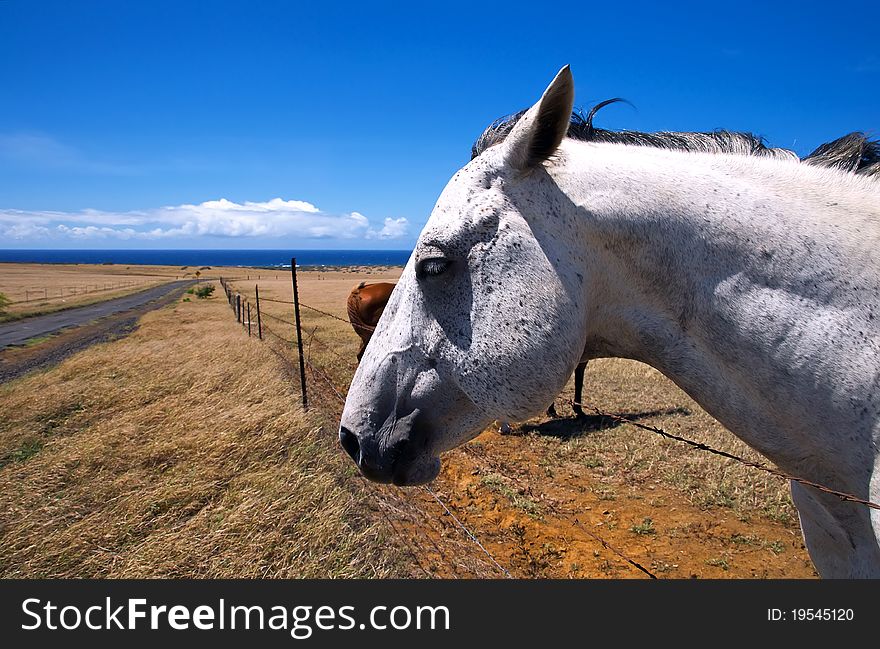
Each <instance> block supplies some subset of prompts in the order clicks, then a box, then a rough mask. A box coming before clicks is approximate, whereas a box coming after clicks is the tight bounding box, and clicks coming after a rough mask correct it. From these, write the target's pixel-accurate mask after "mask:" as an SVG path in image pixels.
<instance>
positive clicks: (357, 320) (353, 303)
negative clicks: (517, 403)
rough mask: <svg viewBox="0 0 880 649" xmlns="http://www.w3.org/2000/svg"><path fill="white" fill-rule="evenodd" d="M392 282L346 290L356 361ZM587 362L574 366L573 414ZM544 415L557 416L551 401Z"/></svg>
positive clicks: (363, 285) (577, 409)
mask: <svg viewBox="0 0 880 649" xmlns="http://www.w3.org/2000/svg"><path fill="white" fill-rule="evenodd" d="M395 286H396V284H391V283H388V282H377V283H376V284H367V283H366V282H361V283H360V284H358V285H357V286H355V287H354V288H353V289H351V293H349V294H348V321H349V322H350V323H351V326H352V328H353V329H354V331H355V333H356V334H357V335H358V336H360V338H361V348H360V350H359V351H358V353H357V359H358V361H360V360H361V357H362V356H363V355H364V351H365V350H366V349H367V344H368V343H369V342H370V337H371V336H372V335H373V331H374V330H375V329H376V325H377V324H378V323H379V318H381V317H382V312H383V311H384V310H385V305H386V304H388V300H389V298H390V297H391V291H393V290H394V287H395ZM586 367H587V362H586V361H584V362H583V363H580V364H578V366H577V368H575V370H574V403H573V404H572V409H573V410H574V412H575V414H577V415H579V416H583V414H584V411H583V410H582V408H581V405H580V404H581V397H582V396H583V388H584V370H585V369H586ZM547 415H548V416H550V417H554V418H555V417H558V416H559V415H558V414H556V408H555V406H554V404H552V403H551V404H550V407H549V408H547Z"/></svg>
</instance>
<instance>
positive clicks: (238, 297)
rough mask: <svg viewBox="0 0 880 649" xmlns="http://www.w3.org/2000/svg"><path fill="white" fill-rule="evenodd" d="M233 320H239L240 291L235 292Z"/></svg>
mask: <svg viewBox="0 0 880 649" xmlns="http://www.w3.org/2000/svg"><path fill="white" fill-rule="evenodd" d="M235 321H236V322H241V293H236V294H235Z"/></svg>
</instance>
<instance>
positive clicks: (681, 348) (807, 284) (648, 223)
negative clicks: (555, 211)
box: [556, 146, 876, 456]
mask: <svg viewBox="0 0 880 649" xmlns="http://www.w3.org/2000/svg"><path fill="white" fill-rule="evenodd" d="M624 149H632V147H613V146H612V147H607V150H604V149H602V148H601V147H595V148H593V150H590V149H589V148H587V147H583V148H582V149H580V150H576V151H574V153H573V155H572V154H571V153H569V152H567V153H569V155H567V156H566V158H565V160H566V162H567V167H568V169H567V171H565V172H563V173H560V174H558V175H557V176H556V181H557V183H558V185H559V187H560V188H561V189H562V190H563V192H565V193H566V194H567V195H568V197H569V198H570V199H571V201H572V209H575V210H576V211H577V213H578V216H579V222H580V223H581V232H580V237H581V242H582V245H584V246H587V247H588V249H589V254H588V255H586V259H587V262H586V263H587V265H588V268H587V269H586V273H585V275H586V277H588V278H589V281H588V282H587V286H586V287H585V295H584V300H585V301H586V303H587V304H588V311H587V322H586V323H585V326H586V349H585V357H587V358H590V357H605V356H611V357H624V358H631V359H635V360H639V361H642V362H645V363H648V364H649V365H652V366H653V367H655V368H657V369H659V370H660V371H661V372H663V373H664V374H665V375H666V376H668V377H669V378H671V379H672V380H673V381H674V382H676V383H677V384H678V385H679V386H680V387H682V388H683V389H684V390H685V391H686V392H688V393H689V394H690V395H691V396H692V397H693V398H694V399H695V400H696V401H698V402H699V403H700V404H701V405H702V406H703V407H704V408H705V409H707V410H708V411H709V412H710V413H712V414H713V415H715V416H716V417H717V418H718V419H720V420H721V421H722V422H723V423H726V424H727V425H728V427H729V428H731V429H732V430H735V431H736V430H737V429H739V430H740V431H743V430H745V431H748V430H750V429H751V430H754V429H756V423H755V422H758V421H761V420H762V418H766V417H768V416H778V417H779V418H780V419H785V418H786V417H787V416H788V414H789V413H786V412H784V410H785V407H784V406H782V407H779V408H777V409H776V410H775V411H774V409H773V405H772V403H769V401H772V398H774V397H777V398H782V396H781V395H782V393H778V392H777V391H778V390H779V388H778V386H779V385H781V384H782V383H784V382H785V381H788V382H789V383H790V381H791V380H792V377H791V376H790V374H789V372H790V367H789V366H787V364H786V359H784V358H783V359H780V357H779V354H777V353H776V352H777V350H776V349H774V347H773V341H774V340H777V341H778V340H779V339H780V337H784V336H785V335H787V333H788V332H787V330H786V327H788V328H797V327H799V326H801V325H802V324H803V323H804V318H805V317H812V312H810V311H809V310H808V309H807V308H805V307H804V301H807V302H809V303H812V304H817V305H820V306H828V305H830V304H832V303H833V302H834V301H835V300H845V292H841V291H840V290H839V289H840V286H839V285H836V284H835V279H834V278H837V277H840V268H839V267H836V266H835V264H840V258H841V252H842V251H843V250H844V249H847V252H848V253H849V254H851V255H860V254H863V253H864V254H866V255H867V254H868V253H869V251H868V248H869V247H865V246H858V245H856V246H854V247H853V246H849V247H848V238H847V236H846V235H845V234H843V235H842V234H841V233H840V231H839V230H836V229H835V227H834V224H833V219H831V221H828V222H826V221H817V220H815V219H813V220H810V219H809V218H805V217H804V214H805V213H807V214H809V213H810V210H811V207H816V211H818V212H821V211H822V209H825V210H826V211H827V209H828V207H827V203H828V202H829V201H828V200H827V197H828V193H826V192H823V191H811V192H806V193H807V194H809V196H808V198H803V197H801V198H799V199H798V200H797V201H789V202H786V201H785V200H783V199H781V198H780V197H781V196H785V195H786V192H785V191H784V190H785V189H786V188H788V192H787V193H788V195H791V194H792V189H791V186H792V184H794V185H795V186H797V183H798V182H803V181H804V178H802V177H800V178H799V174H802V172H801V171H800V169H799V168H798V165H797V164H796V163H789V162H775V161H767V160H755V159H749V158H742V159H734V158H732V157H729V156H708V155H704V156H698V155H694V154H682V153H677V152H668V151H654V150H644V152H642V151H632V150H630V151H625V150H624ZM599 153H601V154H602V155H601V156H600V155H597V154H599ZM589 154H592V155H589ZM832 181H833V178H832ZM832 184H833V182H832ZM827 191H828V192H831V193H832V194H833V193H834V191H837V190H834V191H832V189H831V188H827ZM794 193H795V195H798V194H797V191H796V190H795V192H794ZM840 194H841V198H840V201H843V202H846V201H845V199H844V196H845V195H846V194H847V192H846V191H843V190H841V191H840ZM813 195H815V197H816V200H815V202H816V204H815V205H813V206H811V205H808V204H806V203H805V201H806V202H809V201H810V200H813V199H812V198H811V197H812V196H813ZM872 200H873V201H874V202H873V205H874V206H876V195H874V197H873V199H872ZM830 202H834V201H830ZM869 265H870V266H873V264H869ZM819 278H821V280H820V279H819ZM841 295H844V297H841ZM842 306H843V305H842ZM835 326H837V324H836V323H835ZM807 334H809V332H807ZM805 335H806V334H805ZM821 342H822V341H818V340H817V341H815V345H814V346H815V347H816V349H818V348H819V347H818V346H819V345H820V344H821ZM806 343H807V347H806V351H805V352H804V353H806V354H810V353H813V352H814V351H815V350H814V349H813V348H812V347H810V345H812V344H813V341H811V340H807V341H806ZM843 351H844V350H841V352H843ZM811 362H812V359H811ZM811 367H813V368H814V369H813V370H811V371H814V372H820V371H823V370H825V369H829V368H823V367H821V363H820V362H819V361H816V362H814V363H813V364H812V366H811ZM831 370H833V368H830V369H829V371H831ZM796 378H798V379H802V380H803V381H804V382H805V383H808V382H809V381H811V380H815V378H816V377H815V376H804V377H796ZM760 393H763V394H764V397H763V398H764V400H766V401H768V403H766V404H765V403H764V402H763V401H762V397H758V398H756V394H760ZM801 405H802V404H795V403H792V404H791V408H792V413H791V415H792V417H794V416H795V413H794V410H795V409H796V408H798V407H801ZM741 436H743V437H744V438H745V440H746V441H747V442H749V443H751V444H752V445H753V446H757V447H758V448H761V449H762V450H764V452H766V453H768V454H769V455H771V456H773V455H776V456H779V455H780V454H783V455H784V453H781V452H778V451H779V449H776V448H774V447H773V442H771V441H769V440H766V439H756V438H754V437H752V438H749V434H748V433H746V434H745V435H741Z"/></svg>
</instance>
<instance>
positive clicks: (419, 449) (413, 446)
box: [339, 410, 440, 486]
mask: <svg viewBox="0 0 880 649" xmlns="http://www.w3.org/2000/svg"><path fill="white" fill-rule="evenodd" d="M418 420H419V410H414V411H413V412H412V413H410V414H409V415H407V416H405V417H401V418H399V419H394V420H393V421H391V422H389V423H388V424H387V425H384V426H382V428H380V429H379V431H377V432H376V433H375V434H364V433H361V434H358V433H357V432H355V431H353V430H351V429H349V428H347V427H346V426H345V425H344V424H342V425H340V426H339V443H340V444H341V445H342V448H343V449H345V452H346V453H348V454H349V456H351V459H353V460H354V462H355V464H357V466H358V469H360V472H361V473H362V474H363V475H364V477H365V478H367V479H368V480H372V481H373V482H380V483H383V484H388V483H392V484H395V485H398V486H412V485H420V484H425V483H428V482H430V481H431V480H433V479H434V478H436V477H437V474H438V473H439V472H440V459H439V458H437V457H434V456H433V455H432V454H431V453H430V452H429V451H428V444H427V441H428V434H427V431H426V430H424V429H423V427H420V426H418Z"/></svg>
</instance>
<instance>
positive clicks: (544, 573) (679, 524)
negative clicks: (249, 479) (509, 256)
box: [233, 269, 815, 578]
mask: <svg viewBox="0 0 880 649" xmlns="http://www.w3.org/2000/svg"><path fill="white" fill-rule="evenodd" d="M299 275H300V301H301V303H302V304H303V305H306V306H303V307H302V309H301V312H302V319H303V339H304V341H305V352H306V357H307V360H309V362H310V363H311V364H312V365H314V366H315V367H316V368H319V370H321V371H319V372H311V373H310V374H309V377H308V385H309V389H310V390H311V391H312V394H311V396H310V399H311V403H312V404H314V405H315V408H318V409H321V410H323V411H324V412H325V413H326V416H327V418H328V426H330V427H331V428H332V427H334V426H335V425H336V421H337V420H338V416H339V414H340V413H341V403H340V400H339V397H338V395H339V394H341V395H344V394H345V390H346V387H347V386H348V384H349V382H350V380H351V377H352V376H353V373H354V370H355V368H356V365H355V361H354V355H355V352H356V351H357V348H358V338H357V337H356V336H355V335H354V332H353V331H352V330H351V328H350V327H349V326H348V324H347V323H345V322H342V321H340V320H338V319H336V318H332V317H329V316H327V315H324V314H322V313H319V312H317V311H315V310H313V309H310V308H308V307H316V308H317V309H320V310H322V311H326V312H328V313H332V314H336V315H337V316H339V317H340V318H343V319H344V317H345V313H346V311H345V298H346V296H347V294H348V291H349V290H350V289H351V288H352V287H353V286H354V285H355V284H357V282H358V281H360V280H361V279H368V280H369V281H395V280H396V279H397V277H398V276H399V269H379V270H378V271H374V272H372V273H365V272H363V271H361V272H358V273H350V272H321V273H318V272H309V271H305V272H300V274H299ZM251 284H253V283H243V282H234V283H233V285H234V286H235V287H236V289H237V290H239V291H241V292H242V294H243V295H245V296H248V297H250V299H251V302H253V297H254V288H253V286H252V285H251ZM260 296H261V298H263V303H262V311H263V313H264V314H268V317H266V316H264V318H263V322H264V323H265V324H267V325H268V327H269V328H270V329H271V331H272V332H273V333H272V334H267V340H269V341H272V340H274V341H275V342H274V344H277V345H280V346H282V347H286V348H287V349H288V350H289V351H290V352H291V353H290V358H294V356H293V354H292V345H291V344H290V343H289V342H286V341H290V340H293V338H294V332H293V328H292V326H291V325H290V324H288V323H284V322H281V321H280V320H279V319H278V318H281V319H284V320H287V321H288V322H290V321H292V320H293V311H292V306H291V305H290V304H283V303H280V302H274V301H267V300H265V298H267V297H268V298H271V299H272V300H282V301H290V300H291V288H290V282H289V279H287V278H286V279H284V280H278V281H274V280H270V279H266V280H262V281H260ZM274 334H277V335H278V336H280V337H281V338H284V339H285V341H279V340H278V338H276V337H275V336H274ZM584 394H585V399H586V400H588V401H589V402H590V403H591V404H593V405H595V406H596V407H598V408H600V409H602V410H604V411H607V412H612V413H619V414H624V415H626V416H627V417H632V418H634V419H636V420H638V421H639V422H640V423H644V424H649V425H653V426H658V427H661V428H663V429H665V430H667V431H669V432H671V433H674V434H677V435H681V436H683V437H687V438H689V439H692V440H695V441H698V442H703V443H706V444H708V445H710V446H712V447H713V448H716V449H719V450H724V451H727V452H730V453H734V454H736V455H740V456H742V457H745V458H747V459H750V460H754V461H763V460H764V459H763V458H762V457H761V456H760V455H759V454H758V453H756V452H755V451H753V450H751V449H750V448H748V447H747V446H746V445H745V444H743V443H742V442H740V441H739V440H738V439H736V438H735V437H734V436H733V435H731V434H730V433H729V432H728V431H727V430H726V429H724V428H723V427H722V426H721V425H720V424H718V423H717V422H716V421H715V420H714V419H713V418H712V417H710V416H709V415H708V414H706V413H705V412H704V411H703V410H702V409H701V408H700V407H699V406H698V405H697V404H696V403H695V402H693V400H691V399H690V398H689V397H688V396H687V395H686V394H684V393H683V392H682V391H681V390H680V389H678V387H677V386H675V385H674V384H673V383H672V382H671V381H669V380H668V379H666V378H665V377H663V376H662V375H661V374H660V373H659V372H657V371H656V370H654V369H652V368H650V367H648V366H646V365H643V364H641V363H636V362H633V361H626V360H620V359H604V360H599V361H594V362H592V363H591V364H590V365H589V367H588V370H587V374H586V382H585V392H584ZM572 398H573V390H572V386H571V384H569V386H568V387H567V388H566V391H565V392H564V393H563V394H562V395H560V398H559V399H557V409H558V410H559V412H560V413H561V414H567V415H568V416H566V417H564V418H563V419H561V420H557V421H552V420H551V421H547V420H546V418H543V417H542V418H538V419H535V420H532V421H529V422H524V423H522V424H520V425H518V426H515V427H514V434H512V435H504V436H502V435H500V434H499V433H498V426H497V424H496V425H495V426H492V427H490V428H489V429H487V430H486V431H484V433H483V434H482V435H481V436H480V437H478V438H477V439H475V440H474V441H472V442H470V443H469V444H467V445H465V446H464V447H462V448H460V449H457V450H455V451H453V452H451V453H449V454H447V456H446V458H445V459H446V461H445V463H444V469H443V472H442V473H441V476H440V478H439V479H438V480H437V481H436V483H435V485H434V486H435V488H436V489H437V490H438V492H439V493H440V494H441V495H442V496H443V497H445V498H446V499H447V501H448V502H449V503H451V504H452V505H454V506H455V507H456V511H458V513H459V516H460V517H461V518H462V520H463V521H464V522H465V524H466V525H468V526H471V527H472V529H473V530H474V531H477V532H478V535H479V538H480V540H481V541H482V542H483V543H484V544H485V545H486V546H487V547H489V548H490V551H491V552H492V553H493V555H494V556H495V557H496V558H498V559H499V561H501V563H502V564H503V565H505V566H507V567H508V568H510V570H511V572H512V573H514V574H515V575H516V576H524V577H525V576H533V577H602V576H613V577H643V576H645V575H644V574H643V573H640V572H639V571H638V570H637V569H634V568H633V566H632V565H631V564H629V563H627V562H626V561H625V560H624V559H622V558H621V557H620V556H619V555H618V554H616V553H615V552H614V551H612V550H609V549H608V548H606V547H604V546H603V545H602V544H601V542H600V541H599V540H597V538H595V537H598V538H600V539H601V540H604V541H605V542H606V543H607V544H608V545H610V546H613V548H615V549H617V550H620V551H621V554H625V555H626V556H627V557H628V558H631V559H633V560H635V561H636V562H637V563H640V564H641V565H643V566H645V567H647V568H648V569H649V570H651V571H652V572H654V574H656V575H657V576H662V577H693V576H697V577H718V578H723V577H776V578H779V577H813V576H815V572H814V570H813V568H812V565H811V563H810V561H809V558H808V556H807V554H806V550H805V549H804V547H803V542H802V539H801V536H800V530H799V527H798V524H797V513H796V511H795V509H794V507H793V505H792V504H791V499H790V497H789V492H788V484H787V483H786V482H785V481H783V480H780V479H778V478H775V477H772V476H770V475H768V474H765V473H761V472H758V471H756V470H754V469H750V468H748V467H745V466H743V465H740V464H736V463H733V462H731V461H729V460H726V459H723V458H721V457H718V456H715V455H711V454H708V453H705V452H699V451H695V450H692V449H690V448H689V447H687V446H684V445H682V444H681V443H679V442H675V441H670V440H666V439H663V438H661V437H660V436H658V435H655V434H652V433H649V432H646V431H643V430H639V429H636V428H633V427H631V426H626V425H616V424H614V423H613V422H610V421H608V420H606V419H604V418H600V417H587V418H584V419H577V418H574V417H573V416H572V413H571V408H570V407H569V406H568V405H567V404H566V399H568V400H570V399H572ZM398 491H399V490H398ZM406 498H407V499H408V501H409V502H417V503H419V506H420V507H421V508H422V510H423V511H426V512H430V511H431V510H432V505H433V503H432V502H431V498H430V497H429V496H427V495H426V494H424V493H423V492H420V491H418V490H415V491H414V490H408V491H407V495H406ZM419 524H420V525H422V528H421V530H420V531H422V532H423V533H425V534H429V535H430V534H431V532H430V531H429V529H430V528H428V527H427V526H426V524H425V521H424V520H422V521H421V523H419ZM435 536H436V537H437V538H436V542H437V544H438V545H439V544H440V541H441V540H442V538H443V536H442V534H439V533H438V534H436V535H435ZM428 554H429V555H430V556H431V561H432V563H433V565H434V566H435V567H437V572H438V574H443V575H448V574H449V573H448V572H446V573H444V572H443V570H442V565H443V561H444V560H445V559H444V557H443V554H442V553H441V552H439V551H438V550H436V549H435V550H432V551H429V552H428ZM438 566H439V567H438ZM496 574H497V573H496Z"/></svg>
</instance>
